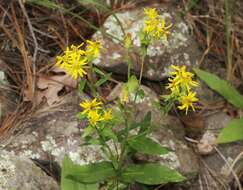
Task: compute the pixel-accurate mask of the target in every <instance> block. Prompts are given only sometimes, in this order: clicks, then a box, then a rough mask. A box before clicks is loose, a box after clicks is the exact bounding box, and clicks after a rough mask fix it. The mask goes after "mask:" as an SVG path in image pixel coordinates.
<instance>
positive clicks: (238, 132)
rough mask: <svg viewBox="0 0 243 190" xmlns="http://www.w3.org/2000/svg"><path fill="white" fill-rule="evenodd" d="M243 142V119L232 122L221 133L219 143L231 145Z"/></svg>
mask: <svg viewBox="0 0 243 190" xmlns="http://www.w3.org/2000/svg"><path fill="white" fill-rule="evenodd" d="M238 140H243V118H241V119H234V120H232V121H230V122H229V123H228V124H227V126H226V127H225V128H224V129H223V130H222V131H221V132H220V134H219V136H218V138H217V143H229V142H234V141H238Z"/></svg>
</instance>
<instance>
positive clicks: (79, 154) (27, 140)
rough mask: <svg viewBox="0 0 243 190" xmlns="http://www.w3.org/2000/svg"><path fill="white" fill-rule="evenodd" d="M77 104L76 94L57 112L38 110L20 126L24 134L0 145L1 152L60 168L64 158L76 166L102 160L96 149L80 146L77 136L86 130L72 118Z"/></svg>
mask: <svg viewBox="0 0 243 190" xmlns="http://www.w3.org/2000/svg"><path fill="white" fill-rule="evenodd" d="M83 98H88V97H83ZM80 101H81V98H80V97H79V96H78V95H77V93H71V94H68V95H67V96H66V97H65V98H64V99H63V101H62V102H61V103H60V105H59V107H58V108H57V109H54V110H53V111H52V110H49V109H51V108H48V111H46V112H42V111H41V110H39V111H40V113H38V114H37V116H36V117H35V118H33V119H32V120H29V121H28V122H26V123H24V124H23V126H22V127H23V128H24V130H23V131H21V133H20V134H19V135H17V136H15V135H13V136H12V137H11V138H10V139H9V142H2V148H3V149H5V150H9V151H13V152H14V153H15V154H16V155H20V156H26V157H28V158H32V159H37V160H50V158H52V160H53V161H56V162H58V163H59V164H60V165H61V163H62V160H63V158H64V156H65V155H68V156H69V157H70V158H71V159H72V161H73V162H75V163H76V164H87V163H91V162H96V161H100V160H102V154H101V151H100V148H99V147H98V146H91V145H90V146H80V145H81V144H82V143H84V142H83V141H82V139H81V138H80V136H81V134H82V131H83V128H84V127H85V126H86V122H85V121H78V119H77V117H76V115H77V113H78V112H79V111H80V110H79V108H78V105H79V102H80ZM4 144H6V145H4Z"/></svg>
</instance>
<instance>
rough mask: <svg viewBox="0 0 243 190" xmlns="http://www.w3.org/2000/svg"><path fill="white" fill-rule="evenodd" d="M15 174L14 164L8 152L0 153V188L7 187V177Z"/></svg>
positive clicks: (8, 185)
mask: <svg viewBox="0 0 243 190" xmlns="http://www.w3.org/2000/svg"><path fill="white" fill-rule="evenodd" d="M14 175H15V165H14V164H13V163H12V161H11V160H10V156H9V155H8V154H2V155H0V189H2V190H4V189H8V188H9V187H10V186H11V184H9V183H10V182H11V181H9V178H11V177H13V176H14Z"/></svg>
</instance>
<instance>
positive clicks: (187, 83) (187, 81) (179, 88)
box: [167, 65, 199, 114]
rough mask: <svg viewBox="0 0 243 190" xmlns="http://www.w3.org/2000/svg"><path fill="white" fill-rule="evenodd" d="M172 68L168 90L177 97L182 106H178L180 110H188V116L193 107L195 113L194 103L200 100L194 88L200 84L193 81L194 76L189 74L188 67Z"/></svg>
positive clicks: (173, 66)
mask: <svg viewBox="0 0 243 190" xmlns="http://www.w3.org/2000/svg"><path fill="white" fill-rule="evenodd" d="M171 68H172V69H173V71H172V72H170V75H171V78H169V84H168V86H167V89H170V90H171V95H172V96H173V97H176V98H177V100H178V101H179V103H180V104H181V105H180V106H178V108H179V109H180V110H186V114H187V112H188V109H189V107H191V108H192V109H193V111H194V110H195V108H194V105H193V103H195V102H197V101H198V98H196V93H195V92H193V91H192V88H193V87H197V86H199V83H198V82H196V81H194V80H193V79H192V78H193V76H194V74H193V73H191V72H187V71H186V66H182V67H178V66H175V65H172V66H171Z"/></svg>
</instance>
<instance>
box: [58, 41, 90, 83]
mask: <svg viewBox="0 0 243 190" xmlns="http://www.w3.org/2000/svg"><path fill="white" fill-rule="evenodd" d="M82 46H83V44H81V45H79V46H74V45H72V46H71V48H69V47H67V48H66V50H65V51H64V55H63V56H57V58H56V59H57V63H56V65H57V66H58V67H60V68H62V69H64V70H65V71H66V72H67V73H68V74H69V75H71V76H72V77H73V78H74V79H77V78H78V76H80V77H84V75H86V74H87V73H86V71H85V68H87V64H88V62H87V59H86V58H85V57H84V54H85V52H84V51H83V50H81V49H80V48H81V47H82Z"/></svg>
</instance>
